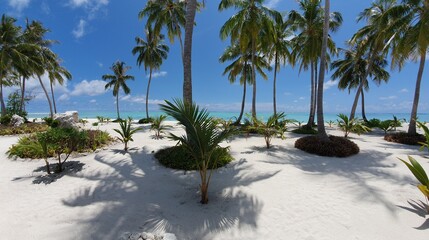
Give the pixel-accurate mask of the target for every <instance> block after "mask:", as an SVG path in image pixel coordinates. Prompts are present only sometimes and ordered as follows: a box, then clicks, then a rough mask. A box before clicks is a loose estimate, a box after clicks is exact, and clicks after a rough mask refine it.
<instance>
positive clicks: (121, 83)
mask: <svg viewBox="0 0 429 240" xmlns="http://www.w3.org/2000/svg"><path fill="white" fill-rule="evenodd" d="M130 68H131V67H128V66H126V65H125V63H124V62H121V61H117V62H115V63H113V64H112V66H111V67H110V69H111V70H112V72H113V74H105V75H103V76H102V79H103V80H104V81H108V83H107V84H106V86H105V89H106V90H107V89H109V88H112V89H113V96H114V97H116V112H117V115H118V118H117V119H116V120H117V121H121V117H120V115H119V90H120V89H122V90H123V91H124V93H125V94H126V95H128V94H130V92H131V90H130V88H129V87H128V85H127V83H126V81H128V80H134V76H131V75H128V74H127V71H128V70H129V69H130Z"/></svg>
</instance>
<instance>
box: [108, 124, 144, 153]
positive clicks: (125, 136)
mask: <svg viewBox="0 0 429 240" xmlns="http://www.w3.org/2000/svg"><path fill="white" fill-rule="evenodd" d="M131 121H132V119H131V118H128V119H127V120H123V121H120V122H119V126H120V128H119V129H116V128H115V129H113V131H115V132H117V133H118V134H119V136H120V137H118V139H119V140H120V141H121V142H123V143H124V151H128V142H130V141H131V142H132V141H134V139H133V135H134V133H136V132H137V131H140V130H141V128H139V127H138V128H131Z"/></svg>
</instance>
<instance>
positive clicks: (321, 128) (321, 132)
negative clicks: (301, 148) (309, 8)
mask: <svg viewBox="0 0 429 240" xmlns="http://www.w3.org/2000/svg"><path fill="white" fill-rule="evenodd" d="M329 11H330V1H329V0H325V19H324V20H325V23H324V26H323V40H322V53H321V54H320V72H319V83H318V88H317V131H318V136H319V138H320V139H321V140H322V141H329V137H328V134H326V130H325V120H324V117H323V83H324V82H325V63H326V48H327V40H328V31H329Z"/></svg>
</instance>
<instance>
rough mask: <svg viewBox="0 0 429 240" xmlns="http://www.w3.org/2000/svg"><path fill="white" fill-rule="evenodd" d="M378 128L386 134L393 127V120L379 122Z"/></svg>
mask: <svg viewBox="0 0 429 240" xmlns="http://www.w3.org/2000/svg"><path fill="white" fill-rule="evenodd" d="M378 128H380V129H381V130H383V131H384V134H387V132H388V131H390V130H392V129H393V122H392V120H384V121H381V122H380V123H379V124H378Z"/></svg>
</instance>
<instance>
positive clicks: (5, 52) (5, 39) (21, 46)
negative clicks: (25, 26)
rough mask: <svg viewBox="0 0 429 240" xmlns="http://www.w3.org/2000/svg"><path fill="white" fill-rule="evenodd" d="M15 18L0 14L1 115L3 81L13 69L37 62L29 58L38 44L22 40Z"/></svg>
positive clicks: (4, 110) (3, 106)
mask: <svg viewBox="0 0 429 240" xmlns="http://www.w3.org/2000/svg"><path fill="white" fill-rule="evenodd" d="M15 23H16V19H15V18H12V17H8V16H6V15H4V14H3V15H2V17H1V23H0V105H1V116H4V115H5V114H6V106H5V103H4V99H3V90H2V89H3V83H4V82H3V81H5V77H6V76H8V75H9V74H11V73H12V72H13V71H15V72H18V73H20V72H22V71H24V70H25V69H27V68H28V67H29V64H37V62H36V61H34V59H32V58H30V56H31V55H30V53H34V52H35V51H36V50H37V48H38V46H36V45H34V44H29V43H27V42H24V41H23V36H22V35H23V34H22V29H21V27H19V26H16V25H15Z"/></svg>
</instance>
